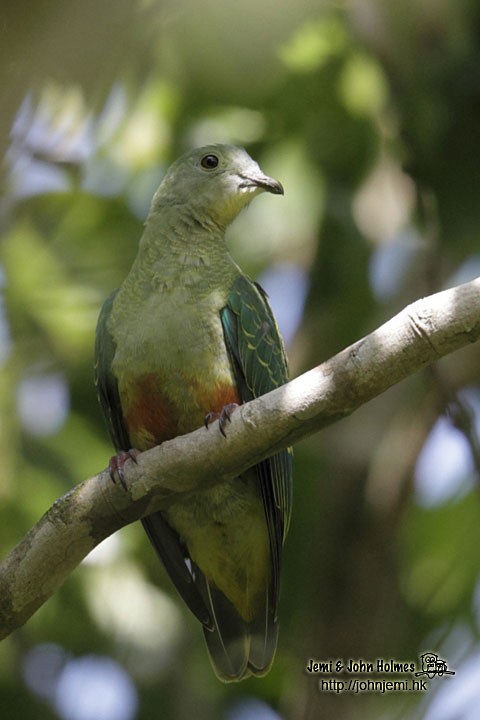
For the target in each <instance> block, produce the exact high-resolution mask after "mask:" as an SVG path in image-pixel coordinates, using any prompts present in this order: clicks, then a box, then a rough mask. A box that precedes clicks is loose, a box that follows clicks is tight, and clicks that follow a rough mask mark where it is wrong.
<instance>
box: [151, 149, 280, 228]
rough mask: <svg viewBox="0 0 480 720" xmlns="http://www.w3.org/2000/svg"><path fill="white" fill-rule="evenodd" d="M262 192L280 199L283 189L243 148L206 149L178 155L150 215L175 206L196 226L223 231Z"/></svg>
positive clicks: (158, 193)
mask: <svg viewBox="0 0 480 720" xmlns="http://www.w3.org/2000/svg"><path fill="white" fill-rule="evenodd" d="M262 192H270V193H274V194H275V195H283V187H282V185H281V184H280V183H279V182H278V180H274V179H273V178H271V177H268V176H267V175H265V174H264V173H263V172H262V171H261V169H260V167H259V166H258V164H257V163H256V162H255V161H254V160H252V158H251V157H250V156H249V155H248V153H247V152H246V151H245V150H243V148H238V147H234V146H233V145H207V146H205V147H202V148H197V149H196V150H192V151H191V152H188V153H186V154H185V155H182V157H180V158H179V159H178V160H176V162H174V163H173V165H172V166H171V167H170V168H169V170H168V171H167V174H166V175H165V177H164V179H163V181H162V183H161V185H160V187H159V188H158V190H157V192H156V193H155V196H154V198H153V201H152V208H151V212H153V213H155V212H156V211H159V210H160V211H161V209H162V208H164V207H172V206H177V207H179V209H181V211H182V212H183V213H185V212H187V213H188V212H190V213H191V215H192V218H193V219H194V220H196V221H197V222H202V221H204V222H205V223H207V224H208V223H211V222H212V221H213V223H214V224H215V225H216V226H218V227H221V228H225V227H226V226H227V225H229V223H231V222H232V220H234V219H235V217H236V216H237V215H238V213H239V212H240V210H242V208H244V207H245V206H246V205H248V203H249V202H250V201H251V200H252V199H253V198H254V197H255V196H256V195H259V194H260V193H262Z"/></svg>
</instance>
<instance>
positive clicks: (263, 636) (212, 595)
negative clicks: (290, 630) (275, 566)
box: [203, 584, 278, 682]
mask: <svg viewBox="0 0 480 720" xmlns="http://www.w3.org/2000/svg"><path fill="white" fill-rule="evenodd" d="M207 589H208V598H209V606H210V613H211V617H212V620H213V625H211V626H210V627H207V626H204V628H203V630H204V635H205V640H206V643H207V648H208V653H209V655H210V660H211V662H212V665H213V669H214V670H215V673H216V675H217V676H218V677H219V678H220V680H223V681H224V682H234V681H238V680H243V679H244V678H246V677H248V676H249V675H257V676H262V675H266V673H268V671H269V670H270V667H271V665H272V662H273V658H274V656H275V650H276V647H277V639H278V622H277V619H276V611H275V608H274V607H272V606H271V605H270V603H269V597H268V596H269V593H268V592H266V593H265V598H264V603H262V605H263V607H261V608H257V612H256V614H255V617H254V618H253V619H252V620H250V621H246V620H244V619H243V618H242V617H241V615H240V614H239V613H238V612H237V610H236V609H235V607H234V606H233V604H232V603H231V602H230V601H229V600H228V598H226V597H225V595H224V594H223V593H222V592H221V590H218V589H217V588H215V587H212V586H210V585H209V584H207Z"/></svg>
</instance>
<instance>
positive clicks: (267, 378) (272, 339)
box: [221, 276, 292, 598]
mask: <svg viewBox="0 0 480 720" xmlns="http://www.w3.org/2000/svg"><path fill="white" fill-rule="evenodd" d="M221 320H222V325H223V330H224V334H225V339H226V342H227V347H228V349H229V352H230V356H231V359H232V364H233V367H234V371H235V379H236V382H237V387H238V390H239V393H240V396H241V399H242V401H243V402H246V401H248V400H252V399H253V398H256V397H258V396H259V395H264V394H265V393H267V392H269V391H270V390H274V389H275V388H277V387H279V386H280V385H283V384H284V383H285V382H287V380H288V369H287V360H286V356H285V351H284V347H283V342H282V339H281V337H280V334H279V331H278V327H277V324H276V322H275V318H274V316H273V313H272V310H271V308H270V305H269V303H268V299H267V296H266V293H265V292H264V291H263V290H262V288H261V287H260V286H259V285H257V284H255V283H252V282H251V281H250V280H249V279H248V278H247V277H245V276H240V277H238V278H237V279H236V280H235V282H234V284H233V286H232V288H231V289H230V293H229V296H228V301H227V305H226V306H225V308H223V310H222V311H221ZM255 470H256V472H257V476H258V477H259V479H260V483H261V487H262V493H263V502H264V506H265V515H266V519H267V525H268V530H269V535H270V547H271V552H272V561H273V584H274V588H275V593H274V595H275V598H276V597H277V596H278V584H279V575H280V559H281V549H282V543H283V540H284V539H285V536H286V534H287V530H288V526H289V523H290V515H291V510H292V454H291V451H290V450H284V451H282V452H280V453H278V454H276V455H274V456H273V457H271V458H269V459H268V460H265V461H263V462H261V463H259V464H258V465H257V466H256V467H255Z"/></svg>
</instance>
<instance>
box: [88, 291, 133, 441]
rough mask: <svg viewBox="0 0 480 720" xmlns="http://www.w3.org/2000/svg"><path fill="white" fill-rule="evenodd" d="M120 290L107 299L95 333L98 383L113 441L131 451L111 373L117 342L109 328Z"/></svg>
mask: <svg viewBox="0 0 480 720" xmlns="http://www.w3.org/2000/svg"><path fill="white" fill-rule="evenodd" d="M117 292H118V290H115V292H113V293H112V294H111V295H110V296H109V297H108V298H107V299H106V300H105V302H104V303H103V306H102V309H101V311H100V315H99V318H98V323H97V333H96V336H95V385H96V388H97V393H98V399H99V402H100V406H101V408H102V411H103V416H104V418H105V422H106V423H107V430H108V434H109V435H110V439H111V441H112V443H113V444H114V446H115V448H116V449H117V450H129V449H130V444H129V439H128V433H127V430H126V428H125V425H124V422H123V414H122V406H121V403H120V396H119V393H118V385H117V380H116V378H115V376H114V375H113V373H112V361H113V357H114V355H115V343H114V341H113V338H112V336H111V335H110V333H109V331H108V327H107V323H108V318H109V317H110V313H111V311H112V305H113V301H114V300H115V295H116V294H117Z"/></svg>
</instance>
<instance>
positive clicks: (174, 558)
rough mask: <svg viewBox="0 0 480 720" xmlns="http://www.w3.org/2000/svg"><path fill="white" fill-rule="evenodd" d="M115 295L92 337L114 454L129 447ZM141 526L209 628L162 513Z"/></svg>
mask: <svg viewBox="0 0 480 720" xmlns="http://www.w3.org/2000/svg"><path fill="white" fill-rule="evenodd" d="M117 292H118V291H115V292H114V293H112V295H110V297H108V298H107V300H106V301H105V303H104V304H103V307H102V310H101V312H100V316H99V318H98V324H97V332H96V337H95V385H96V387H97V392H98V398H99V401H100V405H101V408H102V410H103V414H104V417H105V420H106V423H107V429H108V433H109V435H110V438H111V440H112V442H113V444H114V446H115V448H116V449H117V451H119V450H125V451H127V450H130V449H131V447H132V445H131V442H130V439H129V436H128V431H127V428H126V427H125V423H124V421H123V411H122V404H121V400H120V394H119V391H118V384H117V380H116V377H115V375H114V373H113V372H112V362H113V358H114V356H115V342H114V340H113V338H112V336H111V334H110V332H109V330H108V319H109V317H110V313H111V311H112V305H113V302H114V300H115V295H116V293H117ZM142 524H143V526H144V528H145V531H146V533H147V535H148V537H149V538H150V540H151V542H152V544H153V546H154V547H155V549H156V550H157V552H158V554H159V556H160V559H161V560H162V561H163V563H164V565H165V567H166V569H167V571H168V572H169V574H170V576H171V578H172V580H173V582H174V583H175V585H176V586H177V588H178V591H179V592H180V594H181V595H182V597H183V598H184V600H185V602H186V603H187V605H188V606H189V607H190V609H191V611H192V612H193V613H194V615H196V616H197V617H198V619H199V620H200V622H201V623H203V625H204V626H205V627H207V628H209V627H212V626H213V622H212V618H211V615H210V612H209V610H208V605H209V601H208V600H206V599H205V598H206V592H207V591H206V589H205V588H204V585H205V582H204V579H203V574H202V573H201V572H199V571H198V569H197V568H196V566H195V564H194V563H193V561H191V560H190V559H189V557H188V552H187V551H186V550H185V548H184V547H183V545H182V544H181V543H180V541H179V539H178V536H177V534H176V533H175V532H174V531H173V530H172V529H171V528H170V526H169V525H168V524H167V523H166V522H165V520H164V519H163V516H162V514H161V513H154V514H153V515H150V516H148V517H145V518H142ZM186 561H188V562H186Z"/></svg>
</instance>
